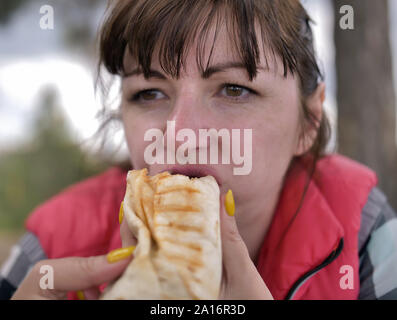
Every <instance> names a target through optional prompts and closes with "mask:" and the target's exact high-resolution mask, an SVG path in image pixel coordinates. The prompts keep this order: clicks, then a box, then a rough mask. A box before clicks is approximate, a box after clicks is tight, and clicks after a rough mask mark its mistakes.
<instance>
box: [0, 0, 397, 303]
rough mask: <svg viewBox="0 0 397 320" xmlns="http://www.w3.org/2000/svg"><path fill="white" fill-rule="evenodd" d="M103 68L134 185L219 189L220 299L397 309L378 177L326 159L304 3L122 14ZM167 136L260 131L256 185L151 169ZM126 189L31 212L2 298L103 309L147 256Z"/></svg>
mask: <svg viewBox="0 0 397 320" xmlns="http://www.w3.org/2000/svg"><path fill="white" fill-rule="evenodd" d="M99 66H100V67H102V66H104V67H105V68H106V69H107V70H108V71H109V72H110V73H111V74H114V75H117V76H120V77H121V80H122V102H121V106H120V117H121V120H122V123H123V126H124V131H125V136H126V141H127V144H128V148H129V151H130V164H131V165H132V167H133V168H134V169H142V168H145V167H146V168H148V170H149V173H150V174H152V175H153V174H156V173H159V172H162V171H164V170H170V171H171V172H173V173H183V174H187V175H191V176H193V175H196V176H197V175H199V176H201V175H206V174H211V175H213V176H214V177H215V178H216V179H217V181H218V183H219V185H220V190H221V194H222V197H221V206H222V210H221V211H222V212H221V234H222V250H223V264H224V272H223V279H222V286H221V287H222V290H221V295H220V298H221V299H234V298H236V299H357V298H362V299H366V298H367V299H371V298H397V276H396V275H395V274H393V273H391V272H390V271H391V270H395V268H396V266H397V260H396V257H397V252H396V248H397V245H396V238H395V236H393V228H394V233H396V231H397V228H396V221H397V220H396V216H395V213H394V212H393V211H392V210H391V208H390V206H389V205H388V204H387V201H386V200H385V197H384V196H383V194H382V193H381V192H380V191H379V190H378V189H377V188H376V182H377V181H376V176H375V174H374V173H373V172H372V171H370V170H369V169H368V168H366V167H364V166H362V165H360V164H358V163H356V162H354V161H352V160H349V159H346V158H344V157H342V156H340V155H337V154H333V155H324V149H325V146H326V144H327V141H328V137H329V125H328V121H327V118H326V116H325V114H324V113H323V106H322V105H323V102H324V95H325V94H324V92H325V86H324V83H323V82H322V76H321V73H320V71H319V68H318V66H317V62H316V60H315V56H314V50H313V40H312V32H311V27H310V18H309V17H308V15H307V13H306V12H305V10H304V9H303V7H302V6H301V4H300V3H299V1H296V0H289V1H281V0H280V1H265V0H263V1H254V0H247V1H226V0H225V1H187V0H181V1H177V2H175V1H169V0H145V1H139V0H128V1H113V2H112V5H111V7H110V8H109V15H108V17H107V19H106V21H105V23H104V25H103V28H102V30H101V33H100V63H99ZM169 123H171V124H172V125H173V126H174V130H175V132H179V131H180V130H183V129H190V130H191V131H192V132H193V133H194V134H196V135H197V136H199V130H200V129H215V130H220V129H226V130H227V131H228V132H231V131H232V130H233V129H240V130H241V132H243V131H244V130H246V129H248V130H251V132H252V139H251V140H249V139H248V140H247V141H246V140H244V144H246V145H247V144H251V147H252V154H249V155H248V157H249V158H250V161H251V163H252V167H251V170H249V172H247V173H246V174H244V175H235V174H234V172H233V164H224V163H218V164H213V163H211V164H199V165H194V164H188V165H181V164H178V163H176V164H174V163H167V162H165V163H164V164H159V163H156V162H153V163H148V161H147V157H145V150H146V149H147V147H148V145H149V144H150V142H148V141H147V139H145V133H146V132H148V130H151V129H153V128H157V129H160V130H161V131H162V132H168V131H167V125H168V124H169ZM218 132H219V131H218ZM166 135H167V133H166ZM167 138H168V137H167ZM168 143H169V142H168V140H167V146H166V147H167V152H169V149H170V146H169V145H168ZM171 143H175V144H176V147H178V146H180V145H181V144H182V142H181V141H175V139H172V141H171ZM237 145H238V146H240V140H239V141H238V142H236V141H232V147H236V146H237ZM201 147H202V146H201V145H194V146H193V149H200V148H201ZM219 151H220V152H223V151H224V150H219ZM167 159H168V158H167ZM125 174H126V172H125V171H123V170H121V169H117V168H113V169H111V170H109V171H107V172H105V173H104V174H102V175H100V176H98V177H94V178H92V179H89V180H87V181H84V182H82V183H80V184H78V185H76V186H73V187H71V188H69V189H68V190H66V191H64V192H63V193H62V194H60V195H58V196H56V197H55V198H53V199H51V200H50V201H48V202H47V203H45V204H44V205H43V206H41V207H39V208H38V209H37V210H36V211H35V212H33V213H32V215H31V216H30V217H29V219H28V220H27V223H26V226H27V229H28V231H29V233H28V234H27V236H26V237H25V238H24V239H23V240H22V243H21V244H20V246H19V247H18V248H19V249H18V251H19V252H17V253H16V254H15V256H17V257H18V259H17V260H16V262H14V265H13V266H12V261H15V258H14V259H11V260H10V262H9V265H8V268H5V269H7V270H6V271H7V272H3V273H4V275H3V277H4V279H3V280H2V281H3V284H2V290H3V291H5V289H4V288H5V287H8V288H9V292H12V289H15V288H18V289H17V290H16V292H15V294H14V296H13V298H14V299H25V298H40V299H42V298H44V299H59V298H65V297H66V296H67V294H68V297H69V298H73V297H75V295H74V293H73V292H75V291H78V292H79V297H80V298H82V297H83V296H84V297H85V298H87V299H95V298H97V297H98V296H99V292H100V290H99V289H98V286H100V285H102V284H103V283H105V282H108V281H111V280H113V279H115V278H117V277H118V276H119V275H120V274H121V273H122V272H123V270H124V268H125V267H126V265H127V264H128V263H129V261H130V259H133V258H132V256H131V253H132V251H133V248H134V245H135V243H134V241H133V239H131V238H130V237H129V234H128V230H127V226H126V224H125V223H123V221H122V219H120V222H121V228H120V227H119V225H118V222H117V212H118V208H119V205H120V203H121V201H122V198H123V196H124V191H125ZM229 190H232V192H231V191H229ZM226 194H227V197H226V204H227V205H226V207H225V205H224V202H225V195H226ZM226 209H227V210H226ZM120 229H121V231H120ZM120 233H121V239H122V243H121V240H120ZM385 241H386V243H385ZM121 245H122V246H123V248H124V249H121V250H116V251H114V250H115V249H117V248H119V247H120V246H121ZM393 245H394V250H393ZM385 247H387V248H388V249H385ZM385 250H386V251H385ZM387 250H389V251H387ZM109 251H111V253H110V254H109V255H107V258H106V256H105V254H106V253H107V252H109ZM382 254H387V255H388V256H389V257H392V259H384V256H382ZM76 256H79V257H89V258H76ZM70 257H74V258H70ZM42 259H46V260H42ZM19 260H23V262H21V261H19ZM37 261H40V262H38V263H36V262H37ZM31 265H34V267H33V269H32V270H31V271H30V272H29V273H28V276H27V277H26V278H25V279H24V280H23V282H22V283H20V282H21V279H22V278H23V276H24V275H25V274H26V272H27V270H28V268H29V267H30V266H31ZM47 265H50V266H52V267H53V269H54V270H55V272H56V273H57V274H61V275H62V276H61V277H60V278H61V279H57V282H56V287H55V288H54V289H51V290H48V289H42V288H40V286H39V282H40V279H42V276H43V275H42V274H41V273H40V271H42V272H43V267H45V266H47ZM393 268H394V269H393ZM17 269H22V270H24V271H22V272H17V271H16V270H17Z"/></svg>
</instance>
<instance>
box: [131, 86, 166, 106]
mask: <svg viewBox="0 0 397 320" xmlns="http://www.w3.org/2000/svg"><path fill="white" fill-rule="evenodd" d="M159 94H162V93H161V92H160V91H159V90H158V89H147V90H142V91H139V92H137V93H135V94H133V95H132V97H131V98H130V99H129V101H131V102H143V103H144V102H145V101H146V102H147V101H155V100H158V99H156V97H158V95H159ZM163 96H164V95H163Z"/></svg>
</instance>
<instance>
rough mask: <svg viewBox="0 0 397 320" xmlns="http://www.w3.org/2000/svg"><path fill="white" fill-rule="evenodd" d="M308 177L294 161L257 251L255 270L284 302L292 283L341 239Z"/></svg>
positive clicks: (336, 223)
mask: <svg viewBox="0 0 397 320" xmlns="http://www.w3.org/2000/svg"><path fill="white" fill-rule="evenodd" d="M309 178H310V177H309V174H308V167H307V166H306V165H305V164H304V162H303V161H301V160H295V161H294V162H293V163H292V165H291V167H290V169H289V170H288V172H287V174H286V177H285V179H284V187H283V189H282V191H281V194H280V198H279V202H278V205H277V207H276V211H275V214H274V216H273V220H272V222H271V225H270V228H269V231H268V233H267V234H266V237H265V239H264V242H263V245H262V248H261V251H260V255H259V259H258V262H257V269H258V271H259V273H260V274H261V276H262V278H263V279H264V281H265V283H266V285H267V287H268V288H269V290H270V292H271V293H272V295H273V297H274V298H275V299H284V298H285V296H286V295H287V293H288V291H289V289H290V288H291V287H292V286H293V284H294V283H295V282H296V281H297V280H298V279H299V278H300V277H301V276H302V275H304V274H305V273H307V272H308V271H310V270H313V269H314V268H316V267H317V266H319V265H320V264H321V263H322V262H323V261H324V260H325V259H326V258H327V257H328V256H329V255H330V253H331V252H332V251H333V250H335V249H336V248H337V246H338V244H339V241H340V239H341V238H342V237H343V236H344V230H343V227H342V225H341V224H340V222H339V221H338V219H337V218H336V217H335V214H334V212H333V211H332V209H331V208H330V206H329V205H328V202H327V200H326V198H325V197H324V195H323V194H322V192H321V191H320V189H319V188H318V186H317V185H316V182H315V181H314V179H309ZM305 187H307V190H306V194H305V197H304V200H303V201H301V199H302V196H303V194H304V191H305ZM298 209H299V210H298Z"/></svg>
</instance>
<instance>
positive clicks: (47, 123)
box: [0, 87, 108, 231]
mask: <svg viewBox="0 0 397 320" xmlns="http://www.w3.org/2000/svg"><path fill="white" fill-rule="evenodd" d="M41 96H42V101H41V103H40V105H39V106H38V108H37V110H38V111H37V114H36V115H35V119H34V122H33V123H32V130H31V132H32V136H31V137H30V138H29V139H28V140H27V141H26V142H25V143H24V144H23V145H21V146H18V148H17V149H16V150H12V151H8V152H7V153H5V154H3V155H0V177H1V180H0V230H8V231H10V230H16V231H18V230H19V229H20V228H22V227H23V222H24V220H25V218H26V215H27V214H28V213H30V212H31V211H32V210H33V209H34V207H35V206H37V205H38V204H40V203H41V202H43V201H44V200H46V199H49V198H50V197H52V196H53V195H55V194H57V193H59V192H60V191H61V190H63V189H64V188H65V187H66V186H69V185H71V184H73V183H75V182H76V181H80V180H83V179H85V178H87V177H89V176H92V175H95V174H97V173H99V172H101V171H103V170H105V169H106V168H107V166H108V164H107V163H106V161H103V160H102V161H101V160H99V159H98V158H93V157H92V156H89V155H88V154H86V153H84V152H83V151H82V149H81V148H80V146H79V145H78V144H76V143H75V142H74V141H73V140H72V139H71V134H70V130H69V128H68V126H67V122H66V120H65V117H64V115H63V114H62V112H61V109H60V108H59V105H58V100H57V92H56V90H55V89H54V88H52V87H47V88H44V90H43V93H42V95H41Z"/></svg>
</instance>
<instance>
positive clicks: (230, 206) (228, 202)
mask: <svg viewBox="0 0 397 320" xmlns="http://www.w3.org/2000/svg"><path fill="white" fill-rule="evenodd" d="M225 209H226V212H227V214H228V215H229V216H234V211H235V204H234V198H233V192H232V190H231V189H229V191H228V192H227V193H226V197H225Z"/></svg>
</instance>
